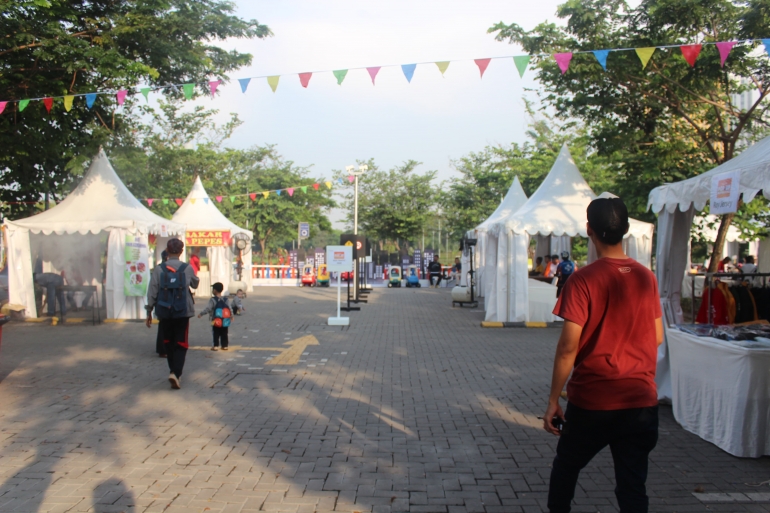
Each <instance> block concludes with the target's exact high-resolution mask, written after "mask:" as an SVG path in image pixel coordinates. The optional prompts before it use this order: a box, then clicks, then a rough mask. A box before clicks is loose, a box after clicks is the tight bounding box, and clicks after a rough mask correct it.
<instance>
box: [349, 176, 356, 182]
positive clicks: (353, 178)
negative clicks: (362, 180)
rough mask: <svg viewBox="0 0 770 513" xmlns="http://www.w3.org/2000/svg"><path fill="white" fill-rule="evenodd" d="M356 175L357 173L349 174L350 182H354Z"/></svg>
mask: <svg viewBox="0 0 770 513" xmlns="http://www.w3.org/2000/svg"><path fill="white" fill-rule="evenodd" d="M355 179H356V177H355V175H350V176H348V182H350V183H353V182H354V181H355Z"/></svg>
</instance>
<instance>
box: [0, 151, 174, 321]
mask: <svg viewBox="0 0 770 513" xmlns="http://www.w3.org/2000/svg"><path fill="white" fill-rule="evenodd" d="M3 225H4V227H5V230H6V232H7V236H8V294H9V300H10V303H14V304H19V305H23V306H24V308H25V315H26V316H27V317H37V316H38V314H39V312H37V308H36V306H35V289H34V284H33V274H32V273H33V267H34V266H35V263H36V262H39V263H38V267H41V268H42V269H40V268H38V271H41V270H42V271H43V272H55V273H61V272H62V271H64V272H65V274H66V276H67V280H68V281H69V283H70V284H71V285H72V284H73V282H74V285H83V286H95V287H97V297H96V300H98V301H99V304H100V305H101V303H102V298H103V297H104V298H105V300H106V307H107V318H110V319H140V318H141V319H143V318H144V317H145V315H146V312H145V310H144V306H145V304H146V301H147V285H148V283H149V279H150V271H151V270H152V262H151V261H150V258H149V240H148V237H149V236H150V235H155V236H158V237H160V236H164V237H169V236H178V237H183V236H184V232H185V227H184V225H182V224H179V223H175V222H173V221H169V220H168V219H164V218H162V217H160V216H158V215H156V214H153V213H152V212H150V211H149V210H148V209H147V208H145V207H144V206H143V205H142V204H141V203H140V202H139V200H137V199H136V198H135V197H134V196H133V195H132V194H131V192H129V190H128V189H127V188H126V186H125V185H124V184H123V182H121V180H120V178H118V176H117V174H115V170H114V169H113V168H112V165H110V162H109V160H108V159H107V156H106V155H105V154H104V151H103V150H101V149H100V150H99V153H98V154H97V155H96V157H95V158H94V160H93V162H92V163H91V166H90V167H89V169H88V171H87V172H86V174H85V176H84V177H83V179H82V180H81V181H80V184H78V186H77V187H76V188H75V190H73V191H72V192H71V193H70V194H69V195H68V196H67V197H66V198H65V199H64V200H63V201H61V203H59V204H58V205H56V206H55V207H53V208H51V209H49V210H46V211H45V212H41V213H39V214H37V215H34V216H32V217H28V218H26V219H19V220H16V221H8V220H6V221H5V222H4V223H3ZM105 255H106V256H105ZM103 258H104V259H105V260H106V265H105V266H104V271H103V265H102V259H103ZM103 276H104V283H102V277H103ZM102 287H104V290H102ZM102 306H103V305H102Z"/></svg>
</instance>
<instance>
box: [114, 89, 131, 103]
mask: <svg viewBox="0 0 770 513" xmlns="http://www.w3.org/2000/svg"><path fill="white" fill-rule="evenodd" d="M127 94H128V91H126V90H125V89H121V90H120V91H118V92H117V93H115V96H116V97H117V98H118V105H123V102H125V101H126V95H127Z"/></svg>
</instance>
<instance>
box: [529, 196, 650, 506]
mask: <svg viewBox="0 0 770 513" xmlns="http://www.w3.org/2000/svg"><path fill="white" fill-rule="evenodd" d="M587 214H588V226H587V231H588V236H589V237H590V239H591V241H592V242H593V243H594V245H595V246H596V251H597V254H598V256H599V259H598V260H597V261H596V262H594V263H592V264H591V265H589V266H586V267H584V268H582V269H580V270H579V271H576V272H575V273H573V274H572V276H571V277H570V279H569V280H568V281H567V282H566V284H565V285H564V289H563V290H562V293H561V295H560V296H559V300H558V302H557V303H556V307H555V308H554V311H553V313H554V314H555V315H558V316H559V317H561V318H563V319H564V327H563V328H562V332H561V337H560V338H559V344H558V346H557V348H556V357H555V359H554V366H553V377H552V380H551V395H550V397H549V399H548V408H547V409H546V411H545V415H544V416H543V419H544V420H543V423H544V428H545V430H546V431H548V432H550V433H553V434H555V435H561V438H560V439H559V444H558V446H557V448H556V458H555V459H554V462H553V468H552V470H551V481H550V488H549V491H548V508H549V510H550V511H551V512H552V513H557V512H569V511H570V508H571V502H572V498H573V496H574V494H575V486H576V485H577V480H578V474H579V473H580V470H581V469H583V467H585V466H586V465H587V464H588V462H589V461H591V459H592V458H593V457H594V456H595V455H596V454H597V453H598V452H599V451H601V450H602V449H603V448H604V447H606V446H608V445H609V446H610V450H611V451H612V458H613V461H614V462H615V481H616V487H615V495H616V497H617V499H618V505H619V506H620V511H623V512H624V513H627V512H628V513H632V512H646V511H647V508H648V504H649V500H648V498H647V492H646V488H645V482H646V480H647V458H648V455H649V453H650V451H652V449H653V448H654V447H655V445H656V443H657V440H658V393H657V389H656V387H655V368H656V363H657V350H658V345H659V344H660V343H661V342H662V341H663V323H662V319H661V317H662V313H661V309H660V298H659V296H658V284H657V281H656V279H655V275H654V274H653V273H652V272H651V271H650V270H648V269H647V268H645V267H644V266H642V265H641V264H639V263H637V262H635V261H634V260H632V259H631V258H629V257H628V256H626V254H625V253H624V252H623V246H622V241H623V236H624V235H625V233H626V232H628V210H627V209H626V206H625V204H624V203H623V201H622V200H621V199H620V198H599V199H596V200H594V201H592V202H591V204H590V205H589V206H588V209H587ZM570 372H572V377H570V379H569V383H568V384H567V397H568V404H567V412H566V415H565V413H564V412H563V411H562V409H561V406H560V405H559V396H560V395H561V392H562V389H563V387H564V384H565V382H566V381H567V378H568V377H569V376H570ZM555 418H558V419H560V420H561V421H562V422H563V423H564V424H563V428H562V429H561V431H560V430H559V428H558V427H557V426H556V425H554V419H555Z"/></svg>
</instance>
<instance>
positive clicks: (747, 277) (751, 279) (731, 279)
mask: <svg viewBox="0 0 770 513" xmlns="http://www.w3.org/2000/svg"><path fill="white" fill-rule="evenodd" d="M689 276H690V287H691V288H690V290H691V298H692V300H691V301H690V314H691V319H692V322H695V319H696V314H695V278H696V277H697V276H704V277H705V278H704V283H703V295H704V296H705V297H704V298H703V300H704V301H706V302H707V304H706V312H707V316H708V317H707V319H708V322H707V324H713V321H714V318H713V312H712V309H711V295H712V291H713V290H715V288H716V287H715V286H714V285H715V280H720V281H722V282H723V283H725V284H726V285H727V286H728V287H730V286H736V285H740V286H744V284H746V283H747V282H748V284H749V285H748V286H747V289H749V290H754V289H761V290H762V291H763V295H764V291H765V290H768V289H767V285H768V278H770V273H757V272H751V273H739V272H738V273H735V272H730V273H726V272H718V273H690V274H689ZM758 279H761V284H758V282H757V280H758ZM755 299H756V298H755ZM768 299H770V294H768ZM762 306H763V308H762V309H761V311H762V312H763V313H764V315H762V313H760V312H758V317H759V318H760V319H766V320H770V319H768V317H770V315H768V314H769V313H770V312H768V311H767V310H768V309H767V308H766V305H764V304H763V305H762ZM757 310H760V309H759V308H757Z"/></svg>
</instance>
